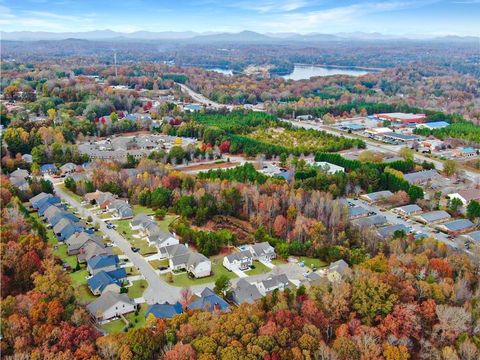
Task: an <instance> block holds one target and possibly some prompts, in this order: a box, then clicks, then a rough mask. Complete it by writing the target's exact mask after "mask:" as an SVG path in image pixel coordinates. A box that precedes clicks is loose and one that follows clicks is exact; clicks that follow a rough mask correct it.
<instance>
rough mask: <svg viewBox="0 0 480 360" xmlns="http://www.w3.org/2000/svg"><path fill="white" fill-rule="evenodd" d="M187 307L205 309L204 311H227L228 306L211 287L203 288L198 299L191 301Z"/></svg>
mask: <svg viewBox="0 0 480 360" xmlns="http://www.w3.org/2000/svg"><path fill="white" fill-rule="evenodd" d="M188 308H189V309H192V310H195V309H199V310H206V311H210V312H213V311H227V310H228V309H229V308H230V306H229V305H228V303H227V302H226V301H225V300H223V299H222V298H221V297H220V296H218V295H217V294H215V293H214V292H213V291H212V289H210V288H205V289H203V291H202V293H201V296H200V298H199V299H197V300H195V301H193V302H192V303H191V304H190V305H189V306H188Z"/></svg>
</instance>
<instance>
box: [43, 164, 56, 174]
mask: <svg viewBox="0 0 480 360" xmlns="http://www.w3.org/2000/svg"><path fill="white" fill-rule="evenodd" d="M40 172H41V173H42V174H43V175H45V174H49V175H53V174H56V173H57V172H58V169H57V167H56V166H55V164H44V165H41V166H40Z"/></svg>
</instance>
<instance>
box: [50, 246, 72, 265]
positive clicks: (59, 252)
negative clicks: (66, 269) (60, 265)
mask: <svg viewBox="0 0 480 360" xmlns="http://www.w3.org/2000/svg"><path fill="white" fill-rule="evenodd" d="M52 246H57V249H55V250H53V255H55V256H58V257H59V258H60V259H62V261H63V262H66V263H67V264H69V265H70V266H71V267H72V269H74V268H75V266H77V257H76V256H75V255H68V254H67V245H66V244H63V243H58V241H57V244H53V243H52Z"/></svg>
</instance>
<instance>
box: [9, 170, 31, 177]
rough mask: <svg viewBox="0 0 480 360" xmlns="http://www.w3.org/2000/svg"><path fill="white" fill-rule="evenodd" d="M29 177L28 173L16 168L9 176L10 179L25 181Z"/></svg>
mask: <svg viewBox="0 0 480 360" xmlns="http://www.w3.org/2000/svg"><path fill="white" fill-rule="evenodd" d="M29 176H30V173H29V172H28V170H24V169H20V168H18V169H17V170H15V171H12V173H11V174H10V178H12V177H16V178H22V179H26V178H28V177H29Z"/></svg>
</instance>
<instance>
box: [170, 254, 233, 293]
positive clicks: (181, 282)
mask: <svg viewBox="0 0 480 360" xmlns="http://www.w3.org/2000/svg"><path fill="white" fill-rule="evenodd" d="M221 260H222V259H221V258H220V259H217V260H212V272H213V275H211V276H209V277H205V278H201V279H190V278H189V277H188V275H187V273H186V272H184V273H181V274H178V275H173V283H169V284H170V285H173V286H179V287H189V286H194V285H202V284H208V283H214V282H215V280H217V279H218V278H219V277H220V276H222V275H225V276H227V277H228V278H229V279H233V278H236V277H237V275H235V273H233V272H231V271H228V270H227V269H225V268H224V267H223V265H222V261H221ZM167 276H168V274H164V275H161V277H162V279H163V280H165V281H167V282H168V280H167Z"/></svg>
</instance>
